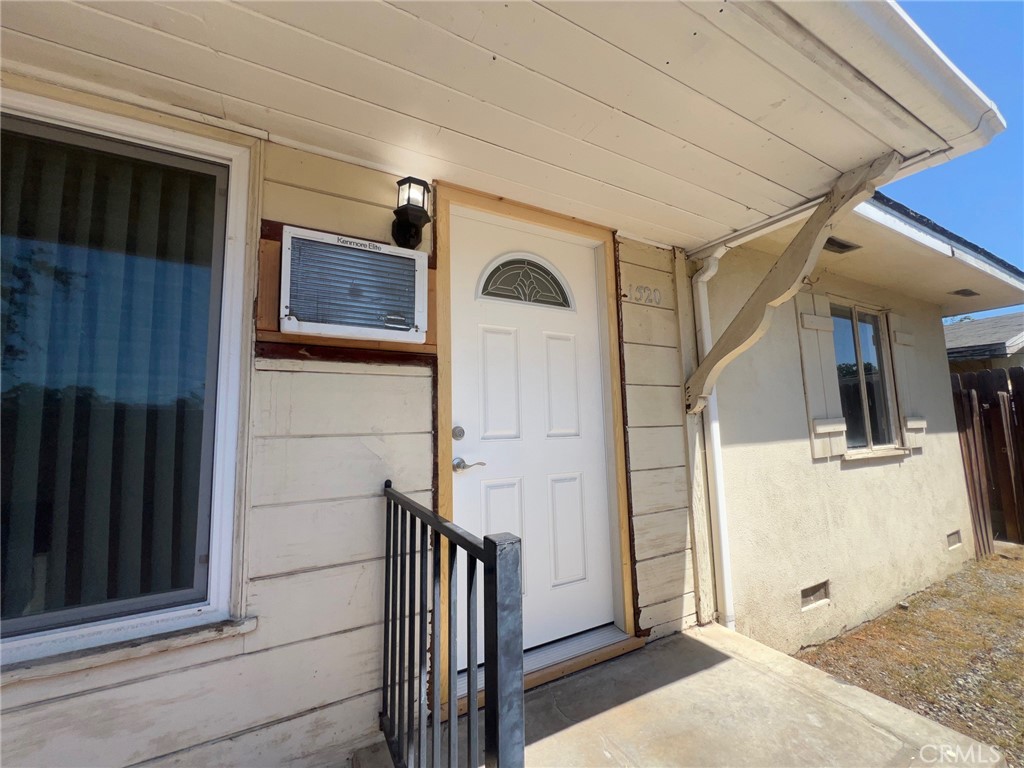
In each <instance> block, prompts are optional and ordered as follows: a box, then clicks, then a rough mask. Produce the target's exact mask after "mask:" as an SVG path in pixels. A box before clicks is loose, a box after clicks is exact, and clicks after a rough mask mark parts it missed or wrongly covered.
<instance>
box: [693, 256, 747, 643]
mask: <svg viewBox="0 0 1024 768" xmlns="http://www.w3.org/2000/svg"><path fill="white" fill-rule="evenodd" d="M728 250H729V248H728V247H727V246H724V245H723V246H719V247H717V248H716V249H715V250H714V251H713V252H711V253H710V254H709V255H708V256H707V257H706V258H705V260H704V266H703V267H702V268H701V269H700V271H699V272H697V274H695V275H694V276H693V281H692V290H693V309H694V312H693V314H694V320H695V321H696V324H697V328H696V330H697V352H698V354H699V356H700V359H701V360H703V359H704V356H705V355H706V354H707V353H708V351H709V350H710V349H711V348H712V347H713V346H714V344H715V339H714V336H713V335H712V333H711V305H710V302H709V301H708V281H709V280H711V278H712V277H714V276H715V273H716V272H718V262H719V261H720V260H721V258H722V256H724V255H725V254H726V252H727V251H728ZM702 416H703V423H704V451H705V454H706V460H707V470H708V486H709V487H708V497H709V500H710V502H711V514H712V517H713V518H714V521H715V524H714V525H713V526H712V529H711V541H712V547H713V548H714V553H715V570H716V571H717V573H716V579H715V583H716V585H717V587H718V605H719V607H720V609H721V610H720V613H721V615H722V616H723V617H724V621H723V622H721V623H724V624H725V626H726V627H728V628H729V629H735V628H736V610H735V608H734V606H733V591H732V555H731V553H730V550H729V521H728V518H727V515H726V505H725V475H724V473H723V462H722V433H721V428H720V425H719V421H718V390H717V389H713V390H711V395H710V396H709V397H708V403H707V407H706V408H705V409H704V412H703V414H702Z"/></svg>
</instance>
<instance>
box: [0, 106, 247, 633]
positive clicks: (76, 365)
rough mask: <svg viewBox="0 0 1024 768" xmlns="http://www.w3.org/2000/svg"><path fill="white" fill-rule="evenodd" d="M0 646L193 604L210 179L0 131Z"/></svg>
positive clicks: (209, 430)
mask: <svg viewBox="0 0 1024 768" xmlns="http://www.w3.org/2000/svg"><path fill="white" fill-rule="evenodd" d="M0 151H2V158H0V161H2V167H3V175H2V182H0V188H2V209H0V237H2V286H3V295H2V319H0V322H2V332H3V351H2V394H3V406H2V407H3V411H2V419H3V430H2V438H0V450H2V457H0V458H2V472H0V474H2V488H0V491H2V531H0V533H2V549H3V553H2V554H3V587H2V624H0V626H2V630H3V633H4V635H10V634H17V633H20V632H25V631H30V630H35V629H43V628H50V627H54V626H64V625H69V624H74V623H79V622H83V621H89V620H93V619H98V618H106V617H109V616H115V615H123V614H126V613H132V612H137V611H141V610H150V609H153V608H157V607H163V606H166V605H176V604H183V603H187V602H194V601H196V600H198V599H202V598H203V597H204V596H205V594H206V581H207V575H206V572H207V553H208V538H209V510H210V477H211V470H212V456H213V451H212V449H213V404H214V396H215V392H214V386H215V381H216V353H217V339H218V334H219V326H218V318H219V296H220V279H221V278H220V274H221V262H222V247H223V218H224V210H223V209H224V201H225V194H224V190H225V189H226V179H227V176H226V169H223V168H220V167H219V166H215V165H212V164H206V163H199V162H195V161H192V160H186V159H184V158H177V157H175V156H173V155H170V154H166V153H158V152H156V151H152V150H148V149H142V148H137V147H133V146H129V145H120V144H118V143H116V142H113V141H107V140H102V139H96V138H94V137H86V136H84V135H78V134H73V133H71V132H67V131H58V130H57V129H53V128H50V127H44V126H34V125H32V124H29V123H24V122H20V121H19V122H14V121H6V120H5V122H4V124H3V130H2V133H0Z"/></svg>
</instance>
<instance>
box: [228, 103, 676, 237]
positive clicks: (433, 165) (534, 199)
mask: <svg viewBox="0 0 1024 768" xmlns="http://www.w3.org/2000/svg"><path fill="white" fill-rule="evenodd" d="M224 111H225V114H226V115H227V116H228V118H229V119H231V120H235V121H237V122H240V123H251V121H252V120H255V119H259V120H260V125H263V126H264V128H265V129H266V130H267V131H269V133H270V138H271V141H280V142H281V143H285V144H287V145H289V146H297V147H299V148H302V149H309V150H311V151H321V152H325V153H327V154H330V155H331V156H335V157H338V158H339V159H342V160H347V161H349V162H355V163H360V162H363V163H366V164H367V165H368V166H370V167H383V168H393V169H398V168H401V169H406V170H407V171H408V172H409V173H412V174H413V175H417V176H420V177H423V178H435V179H444V180H446V181H450V182H453V183H455V184H461V185H463V186H465V187H469V188H471V189H476V190H479V191H481V192H486V193H490V194H494V195H499V196H503V197H507V198H508V199H510V200H516V201H517V202H521V203H526V204H528V205H533V206H536V207H538V208H542V209H545V210H549V211H557V212H559V213H562V214H564V215H566V216H573V217H575V218H578V219H581V220H583V221H587V222H593V223H599V224H602V225H604V226H607V227H611V228H614V229H623V230H629V231H633V232H636V231H638V230H639V229H642V230H643V231H644V232H649V233H650V234H649V235H645V236H647V237H650V238H651V239H652V240H654V241H655V242H661V243H672V242H676V241H678V240H679V239H681V238H685V237H687V236H686V235H684V234H682V233H680V232H677V231H675V230H671V229H666V228H663V227H659V226H657V225H652V224H651V223H650V222H647V221H641V220H637V219H634V218H632V217H630V216H628V215H624V214H623V213H622V212H621V211H616V210H611V209H608V208H605V207H602V206H600V205H599V204H598V205H594V204H590V203H587V202H584V201H581V200H579V199H578V198H567V197H562V196H560V195H558V194H554V193H552V192H551V191H550V190H546V189H538V188H536V187H533V186H527V185H523V184H519V183H517V182H513V181H509V180H508V179H506V178H505V177H503V176H496V175H494V174H489V173H485V172H481V171H479V170H478V169H476V168H471V167H466V166H460V165H458V164H457V163H452V162H447V161H444V160H441V159H438V158H432V157H429V156H426V155H423V154H420V153H417V152H413V151H411V150H408V149H405V148H403V147H398V146H395V145H393V144H387V143H385V142H382V141H379V140H377V139H374V138H372V137H366V136H360V135H358V134H354V133H351V132H349V131H346V130H344V129H341V128H337V127H334V126H331V125H325V124H322V123H316V122H312V121H309V120H305V119H302V118H297V117H295V116H294V115H290V114H286V113H284V112H278V111H276V110H272V109H267V108H266V107H261V106H258V105H255V104H250V103H248V102H243V101H238V100H235V99H232V98H230V97H225V99H224ZM403 172H405V171H403Z"/></svg>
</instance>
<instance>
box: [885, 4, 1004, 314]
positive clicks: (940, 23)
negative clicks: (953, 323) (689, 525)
mask: <svg viewBox="0 0 1024 768" xmlns="http://www.w3.org/2000/svg"><path fill="white" fill-rule="evenodd" d="M900 5H901V6H902V7H903V9H904V10H905V11H906V12H907V13H908V14H909V15H910V17H911V18H912V19H913V20H914V21H915V22H916V23H917V25H918V26H919V27H921V29H923V30H924V32H925V34H927V35H928V37H930V38H931V39H932V40H933V41H934V42H935V43H936V45H938V46H939V48H941V49H942V51H943V52H944V53H945V54H946V55H947V56H948V57H949V58H950V59H951V60H952V61H953V63H954V64H956V66H957V67H958V68H959V69H960V71H961V72H963V73H964V74H965V75H967V77H968V78H970V79H971V80H972V81H973V82H974V84H975V85H977V86H978V87H979V88H980V89H981V90H982V91H983V92H984V93H985V95H987V96H988V97H989V98H990V99H991V100H992V101H994V102H995V103H996V106H998V107H999V111H1000V112H1001V113H1002V115H1003V118H1004V119H1005V120H1006V123H1007V128H1006V130H1005V131H1003V133H1001V134H1000V135H999V136H996V138H995V139H994V140H993V141H992V142H991V143H990V144H989V145H988V146H986V147H983V148H982V149H979V150H976V151H974V152H972V153H970V154H967V155H964V156H962V157H959V158H957V159H955V160H952V161H950V162H948V163H945V164H943V165H940V166H938V167H936V168H930V169H928V170H926V171H923V172H922V173H919V174H917V175H914V176H911V177H909V178H907V179H903V180H901V181H897V182H895V183H893V184H889V185H887V186H886V187H884V189H883V190H882V191H883V192H885V194H887V195H889V196H890V197H892V198H893V199H895V200H898V201H899V202H901V203H903V204H904V205H907V206H909V207H911V208H913V209H914V210H915V211H918V212H919V213H923V214H924V215H925V216H927V217H929V218H930V219H933V220H934V221H936V222H937V223H939V224H941V225H942V226H944V227H946V228H947V229H951V230H952V231H954V232H956V233H957V234H958V235H961V236H963V237H966V238H967V239H968V240H970V241H972V242H974V243H977V244H978V245H980V246H982V247H984V248H987V249H988V250H990V251H992V252H993V253H994V254H996V255H997V256H999V257H1001V258H1003V259H1005V260H1006V261H1009V262H1011V263H1012V264H1016V265H1017V266H1018V267H1021V268H1022V269H1024V3H1022V2H1020V1H1019V0H1009V1H1008V2H988V1H982V0H970V1H967V2H962V1H954V2H932V1H931V0H924V1H922V2H915V1H914V0H903V1H902V2H901V3H900ZM1005 311H1010V310H1009V309H1007V310H1001V311H996V312H993V313H987V312H982V313H976V314H975V315H973V316H975V317H982V316H986V315H988V314H1000V313H1001V312H1005Z"/></svg>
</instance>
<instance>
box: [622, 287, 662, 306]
mask: <svg viewBox="0 0 1024 768" xmlns="http://www.w3.org/2000/svg"><path fill="white" fill-rule="evenodd" d="M629 296H630V298H632V299H633V301H635V302H637V303H638V304H655V305H660V304H661V291H659V290H658V289H657V288H651V286H649V285H630V286H629Z"/></svg>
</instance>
